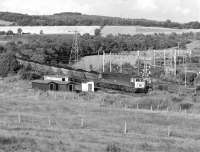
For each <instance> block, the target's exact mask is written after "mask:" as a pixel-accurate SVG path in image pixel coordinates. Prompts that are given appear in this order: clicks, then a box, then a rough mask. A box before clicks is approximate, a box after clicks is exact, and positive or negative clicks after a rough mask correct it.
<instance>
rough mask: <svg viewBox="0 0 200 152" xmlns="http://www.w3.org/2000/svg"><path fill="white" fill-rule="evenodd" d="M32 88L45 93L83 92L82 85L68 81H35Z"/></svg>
mask: <svg viewBox="0 0 200 152" xmlns="http://www.w3.org/2000/svg"><path fill="white" fill-rule="evenodd" d="M32 88H33V89H36V90H44V91H48V90H50V91H70V92H72V91H77V92H79V91H81V87H80V84H76V83H73V82H66V81H52V80H35V81H32Z"/></svg>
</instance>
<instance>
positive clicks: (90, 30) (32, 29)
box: [0, 26, 100, 35]
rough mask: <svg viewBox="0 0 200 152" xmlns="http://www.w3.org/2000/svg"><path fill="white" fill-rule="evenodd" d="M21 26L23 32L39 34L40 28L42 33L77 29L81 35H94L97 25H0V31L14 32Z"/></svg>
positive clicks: (62, 32) (70, 32)
mask: <svg viewBox="0 0 200 152" xmlns="http://www.w3.org/2000/svg"><path fill="white" fill-rule="evenodd" d="M18 28H21V29H22V30H23V32H25V33H31V34H40V31H41V30H42V31H43V33H44V34H73V33H74V31H78V32H79V33H80V34H81V35H82V34H85V33H89V34H91V35H94V31H95V29H97V28H100V27H99V26H2V27H0V31H8V30H12V31H14V32H15V33H16V32H17V30H18Z"/></svg>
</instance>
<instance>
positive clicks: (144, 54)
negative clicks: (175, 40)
mask: <svg viewBox="0 0 200 152" xmlns="http://www.w3.org/2000/svg"><path fill="white" fill-rule="evenodd" d="M178 52H179V54H185V53H186V52H187V51H185V50H179V51H177V54H178ZM174 53H175V49H166V50H165V55H166V57H167V56H168V57H172V55H173V54H174ZM155 56H156V58H160V57H161V58H162V57H164V50H156V51H155ZM153 57H154V51H153V50H149V51H140V57H139V58H140V59H145V60H148V62H151V63H153ZM137 60H138V52H136V51H135V52H131V53H128V52H127V53H126V52H122V54H121V55H120V54H119V55H117V54H115V55H109V54H106V56H105V58H104V63H105V64H109V63H110V62H111V63H112V64H117V65H121V64H125V63H129V64H131V65H132V66H135V64H136V61H137ZM91 65H92V67H93V70H99V69H102V66H103V56H102V55H99V56H98V55H93V56H86V57H83V58H81V60H80V61H79V62H78V63H77V64H75V65H74V67H75V68H80V69H85V70H90V66H91Z"/></svg>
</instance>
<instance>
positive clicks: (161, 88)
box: [158, 84, 168, 91]
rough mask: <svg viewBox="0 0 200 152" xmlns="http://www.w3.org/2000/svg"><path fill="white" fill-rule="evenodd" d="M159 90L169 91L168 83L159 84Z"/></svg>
mask: <svg viewBox="0 0 200 152" xmlns="http://www.w3.org/2000/svg"><path fill="white" fill-rule="evenodd" d="M158 90H161V91H168V85H164V84H160V85H158Z"/></svg>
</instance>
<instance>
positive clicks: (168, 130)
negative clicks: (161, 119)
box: [167, 126, 171, 137]
mask: <svg viewBox="0 0 200 152" xmlns="http://www.w3.org/2000/svg"><path fill="white" fill-rule="evenodd" d="M167 136H168V137H170V136H171V127H170V126H168V128H167Z"/></svg>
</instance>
